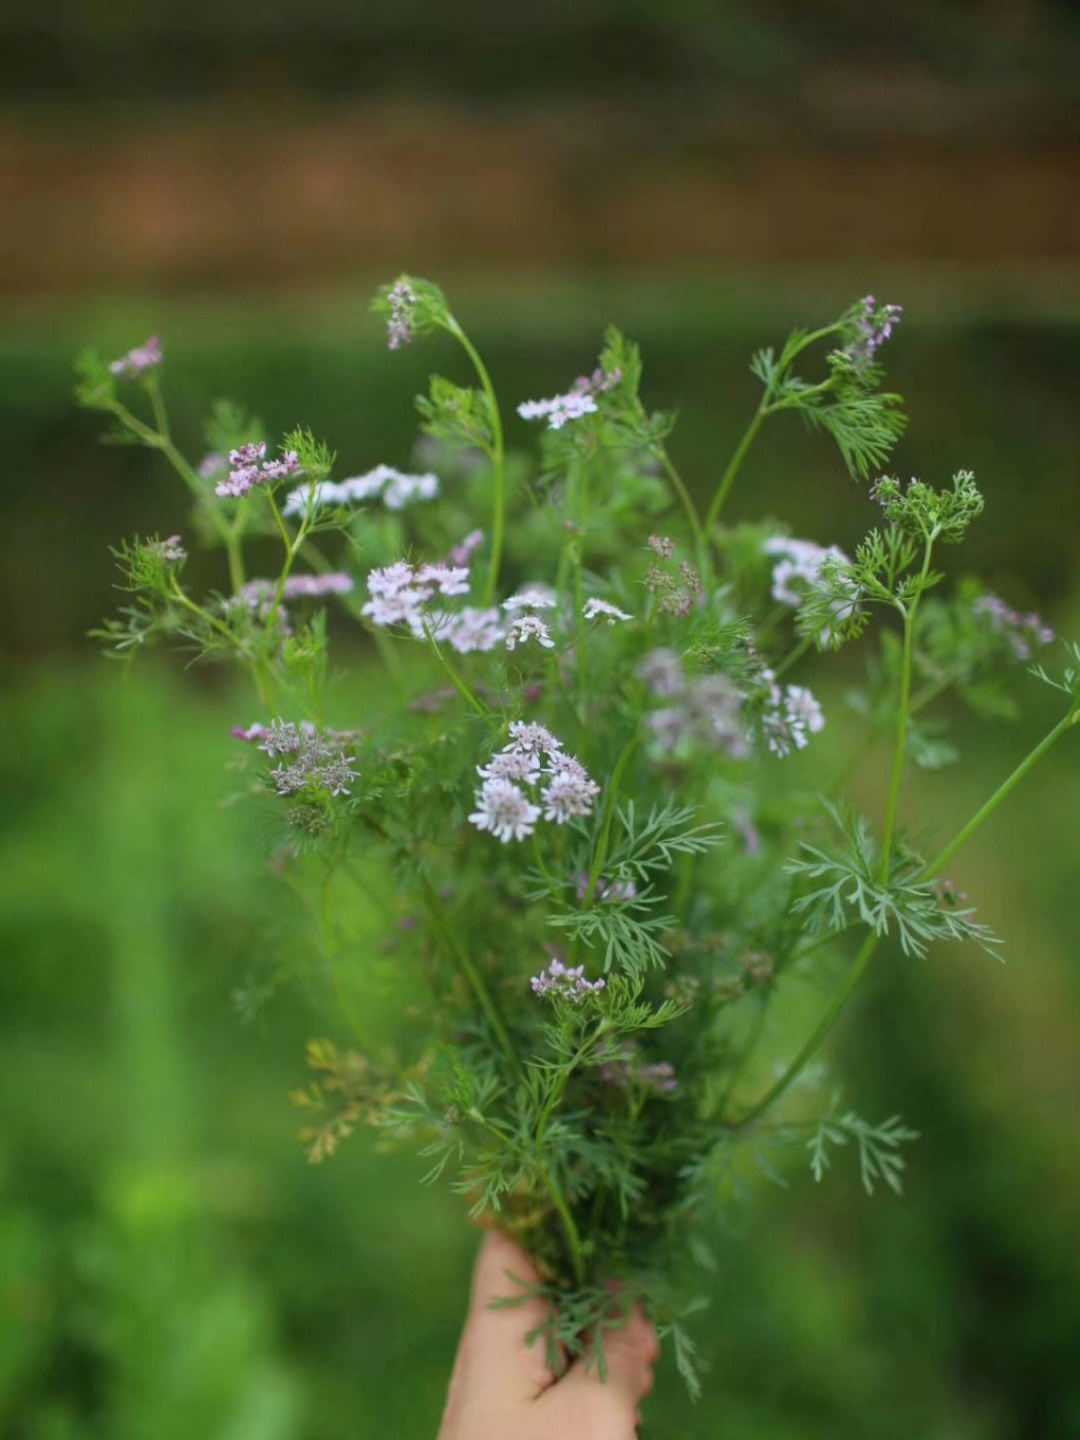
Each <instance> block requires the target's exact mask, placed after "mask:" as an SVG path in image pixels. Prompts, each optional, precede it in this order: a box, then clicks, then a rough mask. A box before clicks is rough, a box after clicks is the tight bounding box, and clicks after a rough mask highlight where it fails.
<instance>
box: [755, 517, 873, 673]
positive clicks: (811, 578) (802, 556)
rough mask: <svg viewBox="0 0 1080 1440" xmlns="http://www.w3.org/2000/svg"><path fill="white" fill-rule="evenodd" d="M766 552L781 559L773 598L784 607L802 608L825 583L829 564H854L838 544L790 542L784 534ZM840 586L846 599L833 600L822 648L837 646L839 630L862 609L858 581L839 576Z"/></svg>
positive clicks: (769, 542) (767, 545) (821, 633)
mask: <svg viewBox="0 0 1080 1440" xmlns="http://www.w3.org/2000/svg"><path fill="white" fill-rule="evenodd" d="M762 549H763V550H764V552H765V554H766V555H779V556H780V557H781V558H780V559H779V560H778V561H777V562H776V564H775V565H774V567H773V586H772V593H773V599H774V600H779V601H780V602H781V603H782V604H784V605H794V606H796V607H798V606H799V605H801V604H802V602H803V601H804V600H805V599H806V596H807V594H808V593H809V591H811V590H813V589H814V588H815V587H818V586H821V585H823V584H825V583H826V582H825V578H824V575H823V573H822V572H823V569H824V566H825V564H826V563H827V562H828V561H830V560H834V561H836V563H837V564H839V565H850V564H851V561H850V560H849V559H848V557H847V556H846V555H845V554H844V552H843V550H841V549H840V547H839V546H838V545H829V546H822V545H815V544H814V542H813V541H812V540H790V539H788V538H787V537H786V536H784V535H774V536H773V537H772V538H771V539H769V540H766V541H765V543H764V545H763V546H762ZM836 585H837V588H838V590H839V591H840V593H841V596H842V597H843V598H840V599H837V600H834V601H832V605H831V609H832V618H831V619H830V620H827V621H826V622H825V624H824V625H822V627H821V630H820V631H819V632H818V635H817V636H816V640H817V644H818V645H820V646H828V645H832V644H834V643H837V642H838V636H839V631H838V627H839V626H841V625H843V624H844V623H845V622H846V621H848V620H850V619H851V617H852V615H853V614H855V612H856V611H857V610H858V608H859V598H860V597H859V587H858V585H857V584H856V583H855V581H854V580H851V579H850V578H848V577H842V576H838V577H837V580H836Z"/></svg>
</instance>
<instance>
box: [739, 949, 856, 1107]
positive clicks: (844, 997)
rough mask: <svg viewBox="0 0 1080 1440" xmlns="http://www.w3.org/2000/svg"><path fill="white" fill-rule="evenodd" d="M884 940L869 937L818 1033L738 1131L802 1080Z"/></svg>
mask: <svg viewBox="0 0 1080 1440" xmlns="http://www.w3.org/2000/svg"><path fill="white" fill-rule="evenodd" d="M880 938H881V937H880V936H879V935H875V934H874V932H873V931H872V930H871V931H870V933H869V934H868V935H867V936H866V938H865V940H864V941H863V943H862V946H861V948H860V950H859V953H858V954H857V955H856V957H855V961H854V963H853V965H852V967H851V969H850V970H849V971H848V973H847V978H846V979H845V980H844V983H843V985H842V986H841V987H840V989H839V990H838V991H837V992H836V994H835V995H834V996H833V998H832V1001H831V1003H830V1005H829V1007H828V1009H827V1010H826V1011H825V1013H824V1015H822V1017H821V1019H820V1020H819V1021H818V1023H817V1025H816V1026H815V1027H814V1030H813V1032H812V1033H811V1035H810V1038H809V1039H808V1040H807V1041H806V1044H805V1045H804V1046H803V1047H802V1049H801V1050H800V1051H799V1053H798V1054H797V1055H796V1056H795V1059H794V1060H792V1062H791V1064H790V1065H789V1066H788V1067H787V1069H786V1070H785V1071H784V1073H783V1075H781V1076H780V1079H779V1080H777V1082H776V1084H775V1085H773V1086H772V1088H771V1089H770V1090H768V1091H767V1092H766V1094H765V1095H764V1096H763V1097H762V1098H761V1099H760V1100H759V1101H758V1103H757V1104H756V1105H755V1106H753V1107H752V1109H750V1110H748V1111H747V1112H746V1114H745V1115H743V1116H742V1118H741V1119H740V1120H738V1121H737V1122H736V1123H735V1126H734V1128H735V1129H736V1130H741V1129H743V1128H744V1127H745V1126H747V1125H751V1124H753V1122H754V1121H755V1120H756V1119H757V1118H758V1116H759V1115H763V1114H764V1113H765V1111H766V1110H768V1108H769V1106H770V1105H772V1104H773V1102H774V1101H775V1100H778V1099H779V1098H780V1096H781V1095H782V1094H783V1093H784V1091H785V1090H786V1089H787V1088H788V1086H789V1085H790V1084H791V1083H792V1082H793V1081H794V1080H796V1079H797V1078H798V1076H799V1074H800V1073H801V1071H802V1070H803V1069H804V1068H805V1066H806V1064H807V1062H808V1061H809V1060H810V1059H811V1057H812V1056H813V1055H814V1054H815V1053H816V1051H817V1049H818V1046H819V1045H820V1044H821V1042H822V1041H823V1040H824V1039H825V1036H826V1035H827V1034H828V1033H829V1031H830V1030H831V1029H832V1027H833V1024H834V1022H835V1020H836V1018H837V1016H838V1015H839V1014H840V1011H841V1010H842V1009H843V1008H844V1006H845V1005H846V1004H847V1001H848V997H849V996H850V995H851V992H852V991H853V990H854V989H855V986H856V985H857V984H858V983H859V981H860V980H861V979H862V977H863V974H864V973H865V971H866V967H867V966H868V965H869V963H870V957H871V956H872V955H873V953H874V951H875V950H876V949H877V944H878V940H879V939H880Z"/></svg>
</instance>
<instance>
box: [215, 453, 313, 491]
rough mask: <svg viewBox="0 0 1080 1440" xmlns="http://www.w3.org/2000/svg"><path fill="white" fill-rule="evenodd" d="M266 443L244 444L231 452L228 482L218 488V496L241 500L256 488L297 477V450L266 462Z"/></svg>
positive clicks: (217, 486)
mask: <svg viewBox="0 0 1080 1440" xmlns="http://www.w3.org/2000/svg"><path fill="white" fill-rule="evenodd" d="M265 455H266V442H265V441H264V440H260V441H258V442H257V443H254V444H249V445H241V446H239V447H238V448H237V449H236V450H230V451H229V465H230V466H231V469H230V471H229V474H228V475H227V476H226V478H225V479H224V480H220V481H219V482H218V484H217V485H216V486H215V494H217V495H224V496H229V497H230V498H232V499H239V498H240V497H241V496H243V495H247V494H249V493H250V492H251V491H252V490H253V489H254V488H255V486H256V485H269V484H271V483H272V482H273V481H275V480H284V479H285V478H286V477H287V476H289V475H295V474H296V472H297V470H299V468H300V460H299V457H298V456H297V453H296V451H295V450H286V451H285V453H284V454H283V455H282V456H281V457H280V459H277V460H266V459H265V458H264V457H265Z"/></svg>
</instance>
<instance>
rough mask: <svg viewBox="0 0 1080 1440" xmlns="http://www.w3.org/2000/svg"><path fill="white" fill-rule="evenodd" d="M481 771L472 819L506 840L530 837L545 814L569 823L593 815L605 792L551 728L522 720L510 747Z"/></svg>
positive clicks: (514, 727) (515, 727) (513, 729)
mask: <svg viewBox="0 0 1080 1440" xmlns="http://www.w3.org/2000/svg"><path fill="white" fill-rule="evenodd" d="M476 773H477V774H478V775H479V776H480V781H481V783H480V785H479V786H478V787H477V790H476V794H475V797H474V802H473V803H474V804H475V806H476V809H475V810H474V811H473V812H472V814H471V815H470V816H469V822H470V823H471V824H473V825H475V826H476V828H477V829H478V830H490V831H491V833H492V835H494V836H496V838H497V839H499V840H501V841H502V842H503V843H504V844H505V843H506V841H508V840H524V839H525V838H526V836H528V835H531V834H532V832H533V831H534V830H535V829H536V824H537V821H538V820H540V818H541V817H543V818H544V819H545V820H554V822H555V823H556V824H557V825H565V823H566V822H567V821H568V820H570V819H572V818H573V817H574V816H575V815H588V814H589V812H590V811H591V809H592V803H593V801H594V800H595V798H596V796H597V795H599V793H600V787H599V785H597V784H596V782H595V781H594V780H591V779H590V778H589V775H588V773H587V772H586V770H585V767H584V765H582V763H581V761H580V760H577V759H575V758H574V756H573V755H567V754H566V753H565V752H564V751H563V748H562V743H561V741H559V740H557V739H556V738H555V736H554V735H552V733H551V731H550V730H548V729H546V728H545V727H544V726H543V725H537V724H528V723H526V722H525V721H521V720H515V721H514V722H513V723H512V724H511V726H510V743H509V745H504V746H503V748H502V750H500V751H499V752H498V753H497V754H495V755H493V756H492V757H491V759H490V760H489V761H488V763H487V764H486V765H480V766H477V772H476Z"/></svg>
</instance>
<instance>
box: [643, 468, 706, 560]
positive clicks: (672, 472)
mask: <svg viewBox="0 0 1080 1440" xmlns="http://www.w3.org/2000/svg"><path fill="white" fill-rule="evenodd" d="M653 454H654V455H655V456H656V458H657V460H658V461H659V462H660V467H661V469H662V470H663V472H664V474H665V475H666V476H667V478H668V480H669V481H670V483H671V488H672V489H673V490H674V491H675V494H676V496H677V498H678V501H679V504H680V505H681V506H682V508H683V514H684V515H685V516H686V520H687V524H688V525H689V526H690V533H691V535H692V536H693V539H694V550H695V553H696V555H697V562H698V568H699V569H700V570H701V571H702V579H704V578H705V571H706V570H707V568H708V565H709V552H708V548H707V546H706V544H705V531H704V530H703V529H702V528H701V521H700V520H699V519H698V513H697V506H696V505H695V504H694V501H693V499H692V497H691V495H690V492H689V490H687V488H686V485H685V484H684V483H683V478H682V476H681V475H680V474H679V472H678V470H676V468H675V466H674V465H673V464H672V463H671V459H670V457H669V455H668V453H667V451H666V450H665V449H664V447H663V445H659V444H658V445H656V446H655V448H654V450H653Z"/></svg>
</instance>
